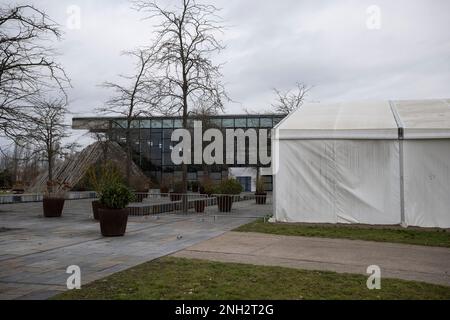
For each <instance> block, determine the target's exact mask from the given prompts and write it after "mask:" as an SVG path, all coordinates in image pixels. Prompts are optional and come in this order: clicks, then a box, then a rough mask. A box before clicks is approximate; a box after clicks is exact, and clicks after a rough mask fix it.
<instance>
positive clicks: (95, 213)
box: [92, 200, 102, 221]
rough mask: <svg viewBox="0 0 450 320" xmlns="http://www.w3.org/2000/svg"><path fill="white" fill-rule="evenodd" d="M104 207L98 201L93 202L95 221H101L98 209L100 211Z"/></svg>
mask: <svg viewBox="0 0 450 320" xmlns="http://www.w3.org/2000/svg"><path fill="white" fill-rule="evenodd" d="M101 207H102V204H101V203H100V201H98V200H96V201H92V213H93V214H94V219H95V220H97V221H98V220H100V214H99V212H98V209H100V208H101Z"/></svg>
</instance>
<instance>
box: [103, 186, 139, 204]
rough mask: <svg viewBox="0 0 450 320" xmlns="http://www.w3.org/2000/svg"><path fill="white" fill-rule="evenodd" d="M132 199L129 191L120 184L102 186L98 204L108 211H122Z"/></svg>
mask: <svg viewBox="0 0 450 320" xmlns="http://www.w3.org/2000/svg"><path fill="white" fill-rule="evenodd" d="M134 199H135V198H134V194H133V193H132V192H131V190H130V189H128V188H127V187H126V186H125V185H123V184H121V183H115V184H111V185H107V186H104V188H103V189H102V190H101V197H100V202H101V204H102V205H104V206H105V207H107V208H109V209H124V208H126V207H127V205H128V204H129V203H130V202H132V201H134Z"/></svg>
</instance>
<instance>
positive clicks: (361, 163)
mask: <svg viewBox="0 0 450 320" xmlns="http://www.w3.org/2000/svg"><path fill="white" fill-rule="evenodd" d="M398 155H399V153H398V142H397V141H382V140H370V141H368V140H366V141H352V140H281V141H279V159H278V161H279V166H278V168H279V169H278V172H277V173H276V175H275V179H276V217H277V220H278V221H283V222H308V223H365V224H399V223H400V213H399V212H400V184H399V183H398V181H399V156H398Z"/></svg>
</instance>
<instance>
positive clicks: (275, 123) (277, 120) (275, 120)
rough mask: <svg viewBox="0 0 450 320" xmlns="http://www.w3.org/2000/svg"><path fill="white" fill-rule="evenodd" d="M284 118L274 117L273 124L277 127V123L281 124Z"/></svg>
mask: <svg viewBox="0 0 450 320" xmlns="http://www.w3.org/2000/svg"><path fill="white" fill-rule="evenodd" d="M281 120H283V118H279V117H277V118H273V126H274V127H275V126H276V125H277V124H279V123H280V122H281Z"/></svg>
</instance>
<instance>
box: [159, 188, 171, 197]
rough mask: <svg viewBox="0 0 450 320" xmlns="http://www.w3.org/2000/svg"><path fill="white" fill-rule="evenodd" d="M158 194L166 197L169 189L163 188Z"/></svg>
mask: <svg viewBox="0 0 450 320" xmlns="http://www.w3.org/2000/svg"><path fill="white" fill-rule="evenodd" d="M159 193H161V194H162V195H163V197H167V194H168V193H169V188H166V187H163V188H161V189H159Z"/></svg>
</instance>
